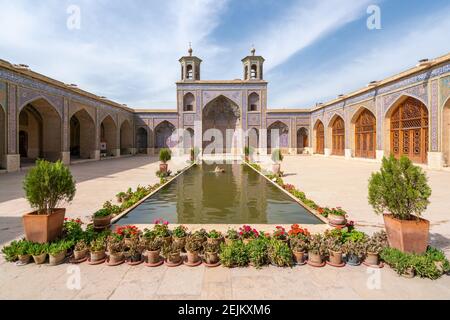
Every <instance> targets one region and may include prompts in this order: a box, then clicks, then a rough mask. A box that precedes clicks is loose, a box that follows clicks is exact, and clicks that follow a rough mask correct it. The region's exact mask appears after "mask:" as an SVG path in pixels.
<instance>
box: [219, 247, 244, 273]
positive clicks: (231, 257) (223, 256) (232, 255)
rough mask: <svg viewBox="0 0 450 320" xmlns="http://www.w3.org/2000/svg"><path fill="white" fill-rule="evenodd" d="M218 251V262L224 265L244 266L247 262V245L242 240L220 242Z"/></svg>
mask: <svg viewBox="0 0 450 320" xmlns="http://www.w3.org/2000/svg"><path fill="white" fill-rule="evenodd" d="M220 247H221V249H220V253H219V258H220V262H221V264H222V265H223V266H224V267H227V268H234V267H245V266H247V265H248V263H249V256H248V247H247V245H245V244H244V243H243V242H242V241H233V242H231V243H230V244H228V245H225V244H222V245H221V246H220Z"/></svg>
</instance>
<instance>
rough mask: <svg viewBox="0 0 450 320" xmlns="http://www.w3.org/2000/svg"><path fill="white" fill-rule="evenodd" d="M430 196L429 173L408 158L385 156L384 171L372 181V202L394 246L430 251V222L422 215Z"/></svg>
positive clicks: (419, 251) (417, 251)
mask: <svg viewBox="0 0 450 320" xmlns="http://www.w3.org/2000/svg"><path fill="white" fill-rule="evenodd" d="M430 196H431V188H430V187H429V186H428V183H427V176H426V175H425V173H424V172H423V170H422V169H421V168H419V167H418V166H415V165H413V163H412V162H411V160H410V159H409V158H408V157H406V156H402V157H401V158H400V160H397V159H395V157H394V156H391V157H390V158H384V159H383V163H382V166H381V171H380V172H377V173H373V174H372V177H371V178H370V181H369V203H370V204H371V205H372V207H373V208H374V210H375V212H376V213H377V214H383V217H384V225H385V227H386V232H387V237H388V241H389V245H390V246H391V247H393V248H396V249H399V250H400V251H402V252H408V253H417V254H421V253H424V252H425V251H426V249H427V247H428V240H429V230H430V222H429V221H428V220H425V219H422V218H421V214H422V212H424V211H425V210H426V208H427V206H428V204H429V200H428V199H429V197H430ZM385 212H388V213H385Z"/></svg>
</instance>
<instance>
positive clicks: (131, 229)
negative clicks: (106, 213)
mask: <svg viewBox="0 0 450 320" xmlns="http://www.w3.org/2000/svg"><path fill="white" fill-rule="evenodd" d="M116 234H118V235H119V236H121V237H122V238H131V237H132V236H136V235H138V234H139V229H138V228H137V227H136V226H123V227H117V229H116Z"/></svg>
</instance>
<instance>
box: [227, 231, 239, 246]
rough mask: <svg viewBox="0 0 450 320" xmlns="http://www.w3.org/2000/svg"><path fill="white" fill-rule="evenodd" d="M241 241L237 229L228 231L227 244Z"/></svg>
mask: <svg viewBox="0 0 450 320" xmlns="http://www.w3.org/2000/svg"><path fill="white" fill-rule="evenodd" d="M236 240H239V232H237V230H236V229H228V231H227V233H226V236H225V244H227V245H228V244H230V243H231V242H233V241H236Z"/></svg>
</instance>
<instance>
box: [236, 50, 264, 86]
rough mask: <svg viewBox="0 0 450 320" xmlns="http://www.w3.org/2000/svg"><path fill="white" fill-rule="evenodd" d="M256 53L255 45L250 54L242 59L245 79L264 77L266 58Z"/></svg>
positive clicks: (255, 79) (260, 78)
mask: <svg viewBox="0 0 450 320" xmlns="http://www.w3.org/2000/svg"><path fill="white" fill-rule="evenodd" d="M255 53H256V49H255V47H254V46H253V47H252V50H251V51H250V55H249V56H246V57H245V58H244V59H242V64H243V67H244V80H245V81H258V80H263V79H264V78H263V65H264V61H265V60H264V58H263V57H262V56H257V55H255Z"/></svg>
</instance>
